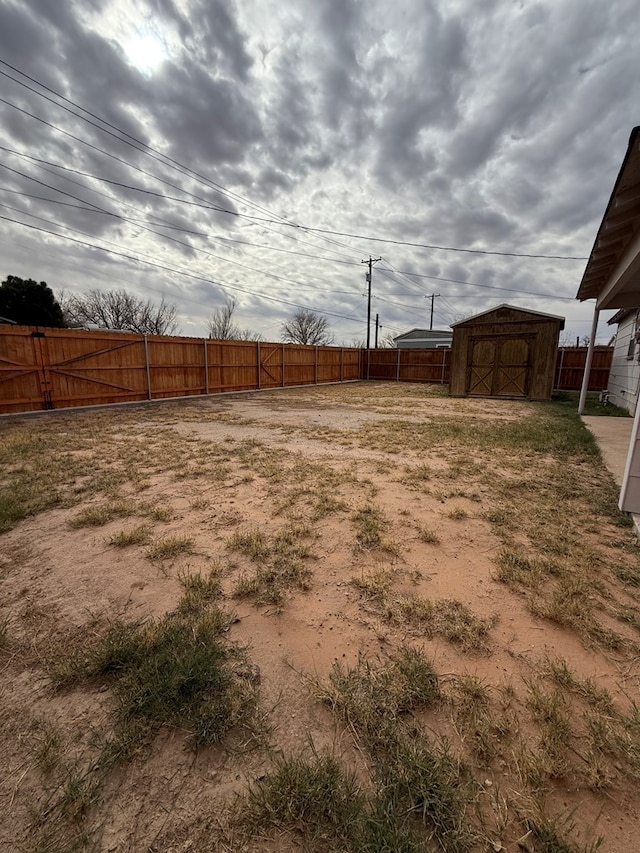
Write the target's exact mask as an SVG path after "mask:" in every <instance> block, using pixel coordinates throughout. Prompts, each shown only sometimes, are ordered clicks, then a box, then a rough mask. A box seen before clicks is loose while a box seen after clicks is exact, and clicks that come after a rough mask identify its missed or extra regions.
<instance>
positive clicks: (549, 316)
mask: <svg viewBox="0 0 640 853" xmlns="http://www.w3.org/2000/svg"><path fill="white" fill-rule="evenodd" d="M501 308H508V309H509V310H510V311H517V312H518V313H519V314H528V315H531V317H542V318H543V319H545V320H559V321H560V322H561V323H562V325H561V326H560V328H561V329H564V317H559V316H558V315H557V314H545V313H544V312H543V311H531V310H530V309H529V308H519V307H518V306H517V305H509V304H508V303H507V302H502V303H500V305H494V307H493V308H489V309H488V310H487V311H481V312H480V314H474V315H473V316H471V317H467V318H466V319H465V320H458V322H457V323H452V324H451V328H455V327H456V326H462V325H464V324H465V323H470V322H472V320H478V319H479V318H480V317H484V316H486V315H487V314H493V313H494V312H495V311H499V310H500V309H501Z"/></svg>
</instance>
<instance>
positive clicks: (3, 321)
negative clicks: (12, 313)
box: [0, 317, 18, 326]
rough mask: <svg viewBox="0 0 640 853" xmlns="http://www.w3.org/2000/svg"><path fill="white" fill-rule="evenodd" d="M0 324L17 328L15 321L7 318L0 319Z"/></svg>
mask: <svg viewBox="0 0 640 853" xmlns="http://www.w3.org/2000/svg"><path fill="white" fill-rule="evenodd" d="M0 323H11V325H12V326H17V325H18V324H17V323H16V321H15V320H10V319H9V318H8V317H0Z"/></svg>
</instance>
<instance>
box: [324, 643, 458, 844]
mask: <svg viewBox="0 0 640 853" xmlns="http://www.w3.org/2000/svg"><path fill="white" fill-rule="evenodd" d="M321 696H322V698H323V699H324V700H325V701H326V702H327V703H328V704H329V705H330V707H331V708H332V709H333V710H334V711H335V713H337V714H338V716H339V717H340V718H341V719H342V720H343V721H344V722H345V723H346V724H347V725H348V727H349V729H350V730H351V731H352V732H353V733H354V734H355V735H356V737H357V738H358V739H359V741H360V743H361V744H362V746H363V748H364V749H365V750H366V751H367V754H368V756H369V758H370V761H371V763H372V767H373V773H374V780H375V782H376V783H377V787H376V793H375V796H374V798H372V800H370V803H371V805H370V809H371V813H372V814H373V815H376V816H377V817H378V818H379V817H380V816H381V815H386V817H387V826H388V827H389V828H390V829H391V828H392V829H393V830H394V832H395V834H396V837H398V835H397V834H398V833H402V834H404V837H405V839H407V840H408V839H410V838H411V837H413V839H415V841H413V842H410V843H412V844H413V845H417V844H418V843H419V841H422V843H424V841H432V840H433V841H434V842H435V843H436V844H438V845H440V846H442V848H443V849H444V850H448V851H456V853H458V851H459V852H460V853H462V851H464V850H467V849H469V847H470V846H471V844H472V843H473V832H472V830H471V827H470V825H469V823H468V822H467V820H466V810H467V808H468V807H469V805H470V803H471V801H472V799H473V785H472V784H471V783H470V780H469V779H468V777H467V776H466V773H465V771H464V769H463V768H462V767H461V765H460V764H459V763H458V762H457V761H456V759H455V758H454V757H453V756H452V754H451V753H450V751H449V748H448V745H447V743H446V742H445V741H437V742H435V743H432V742H431V741H430V740H429V739H428V738H427V737H426V736H425V734H424V733H423V732H421V731H419V730H417V729H416V728H415V727H414V726H413V724H412V722H411V716H410V712H411V711H412V710H414V709H418V708H428V707H433V706H434V705H435V704H437V703H438V702H439V700H440V689H439V684H438V678H437V675H436V673H435V671H434V669H433V667H432V666H431V664H430V663H429V662H428V661H427V660H426V658H424V656H423V655H422V654H421V653H420V652H419V651H417V650H415V649H408V648H401V649H400V650H399V651H398V652H397V654H396V655H395V656H393V657H391V658H390V659H389V660H388V661H387V662H386V663H382V664H379V665H378V666H373V665H372V664H370V663H369V662H367V661H365V660H364V659H362V658H361V659H360V660H359V661H358V664H357V665H356V666H355V667H354V668H353V669H343V668H342V667H341V666H340V665H339V664H336V665H335V666H334V669H333V672H332V674H331V676H330V680H329V684H328V685H327V686H326V687H325V688H324V690H323V691H321ZM351 849H356V850H360V849H367V848H364V847H356V848H351ZM371 849H386V848H384V847H382V848H378V847H374V848H371ZM400 849H410V850H418V849H422V848H421V847H419V846H409V847H401V848H400Z"/></svg>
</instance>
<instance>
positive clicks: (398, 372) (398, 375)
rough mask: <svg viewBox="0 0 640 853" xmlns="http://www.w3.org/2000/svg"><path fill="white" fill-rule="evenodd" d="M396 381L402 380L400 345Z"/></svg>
mask: <svg viewBox="0 0 640 853" xmlns="http://www.w3.org/2000/svg"><path fill="white" fill-rule="evenodd" d="M396 382H400V347H398V365H397V367H396Z"/></svg>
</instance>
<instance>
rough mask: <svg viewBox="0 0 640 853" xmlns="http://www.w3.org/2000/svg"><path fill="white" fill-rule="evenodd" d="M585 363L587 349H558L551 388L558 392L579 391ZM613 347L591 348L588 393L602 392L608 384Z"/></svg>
mask: <svg viewBox="0 0 640 853" xmlns="http://www.w3.org/2000/svg"><path fill="white" fill-rule="evenodd" d="M586 361H587V347H560V349H559V350H558V358H557V359H556V372H555V378H554V383H553V387H554V388H555V389H556V390H558V391H579V390H580V389H581V388H582V377H583V376H584V367H585V364H586ZM612 361H613V347H598V346H595V347H594V348H593V361H592V363H591V372H590V373H589V391H604V390H605V388H606V387H607V385H608V384H609V372H610V370H611V362H612Z"/></svg>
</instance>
